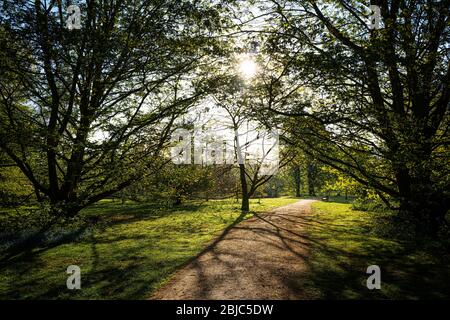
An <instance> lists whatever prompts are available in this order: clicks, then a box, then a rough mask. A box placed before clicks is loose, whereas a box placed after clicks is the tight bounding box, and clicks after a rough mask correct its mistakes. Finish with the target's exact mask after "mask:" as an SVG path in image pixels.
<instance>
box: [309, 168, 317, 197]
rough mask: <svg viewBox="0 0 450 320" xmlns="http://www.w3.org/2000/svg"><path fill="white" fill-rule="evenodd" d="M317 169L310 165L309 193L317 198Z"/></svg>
mask: <svg viewBox="0 0 450 320" xmlns="http://www.w3.org/2000/svg"><path fill="white" fill-rule="evenodd" d="M315 178H316V177H315V168H314V165H313V164H312V163H309V164H308V191H309V195H310V196H313V197H315V196H316V190H315V188H314V184H315Z"/></svg>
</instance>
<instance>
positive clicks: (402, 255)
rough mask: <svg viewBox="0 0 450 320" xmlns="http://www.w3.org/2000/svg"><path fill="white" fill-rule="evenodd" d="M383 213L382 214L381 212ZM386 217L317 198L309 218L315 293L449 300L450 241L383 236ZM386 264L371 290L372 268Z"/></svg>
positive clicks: (305, 282)
mask: <svg viewBox="0 0 450 320" xmlns="http://www.w3.org/2000/svg"><path fill="white" fill-rule="evenodd" d="M377 215H378V216H377ZM382 218H383V215H382V214H377V213H373V212H362V211H353V210H351V204H345V203H333V202H316V203H313V215H312V216H311V217H310V218H309V221H308V239H309V240H310V243H311V248H310V255H309V261H308V262H309V266H310V272H308V274H307V279H302V280H299V281H302V284H301V285H302V286H303V287H304V288H305V290H307V291H308V292H309V293H310V295H311V297H314V298H324V299H448V298H449V297H450V268H449V265H450V264H449V262H450V257H449V252H450V251H449V246H448V243H447V244H445V243H443V242H437V241H433V240H430V239H416V241H414V242H413V241H400V240H395V239H388V238H387V237H385V236H383V237H381V236H379V235H378V234H377V233H378V232H377V230H378V229H379V223H380V221H382ZM373 264H375V265H378V266H380V268H381V290H369V289H367V287H366V280H367V277H368V276H369V275H368V274H366V269H367V267H368V266H369V265H373Z"/></svg>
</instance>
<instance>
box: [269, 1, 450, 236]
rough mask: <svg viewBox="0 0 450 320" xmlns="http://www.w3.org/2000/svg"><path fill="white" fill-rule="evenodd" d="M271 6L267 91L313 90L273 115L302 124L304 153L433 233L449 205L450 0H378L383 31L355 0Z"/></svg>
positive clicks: (299, 139)
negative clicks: (271, 70)
mask: <svg viewBox="0 0 450 320" xmlns="http://www.w3.org/2000/svg"><path fill="white" fill-rule="evenodd" d="M271 3H272V8H271V10H272V12H273V15H272V16H271V17H270V18H271V19H272V20H271V21H272V23H273V22H274V21H275V19H278V23H277V25H276V26H275V27H269V28H268V29H269V30H268V34H269V39H268V41H267V45H266V48H267V49H266V50H267V52H268V53H269V54H271V55H272V56H274V57H275V58H276V59H278V60H280V61H282V63H283V65H284V68H283V71H282V73H280V74H281V75H283V77H281V76H280V77H279V78H275V79H274V81H273V84H272V85H274V84H276V85H277V86H278V87H284V88H292V90H290V91H286V92H288V93H287V94H285V96H287V95H288V94H291V92H295V91H297V92H298V90H303V92H305V93H307V92H312V94H310V95H309V98H310V99H309V101H305V99H303V100H299V101H297V103H295V104H293V105H287V104H283V103H277V101H280V102H281V101H282V100H281V99H278V100H274V103H273V104H272V105H271V106H269V109H270V110H271V111H272V112H274V113H275V114H278V115H283V116H287V117H294V118H295V119H297V121H299V122H301V123H302V125H301V126H300V127H301V128H298V129H297V130H296V131H295V132H296V134H297V142H298V144H299V145H301V146H302V147H303V149H304V150H305V152H308V153H309V154H311V155H313V156H314V157H316V158H317V159H319V160H320V161H321V162H323V163H325V164H327V165H329V166H331V167H333V168H335V169H337V170H339V171H341V172H344V173H345V174H347V175H348V176H350V177H352V178H353V179H354V180H356V181H358V182H359V183H362V184H364V185H367V186H370V187H371V188H373V189H375V190H377V192H378V193H379V194H381V195H384V196H388V197H392V198H393V199H396V200H398V201H399V202H400V211H401V213H402V214H403V215H404V216H407V217H409V218H410V219H411V220H413V221H415V223H416V226H417V230H418V231H420V232H425V233H428V234H436V232H437V231H438V229H439V227H440V226H442V225H443V224H444V223H445V214H446V213H447V212H448V210H449V209H450V193H449V191H448V190H450V178H449V174H448V173H449V171H448V161H449V150H448V141H449V135H448V125H449V99H450V86H449V83H450V65H449V46H448V43H449V42H450V24H449V19H450V15H449V8H450V2H449V1H447V0H444V1H377V2H376V3H375V4H376V5H379V6H380V8H381V18H382V23H381V28H380V29H371V28H370V27H369V26H368V24H367V22H366V21H367V20H366V18H367V17H368V13H369V12H368V10H367V7H365V6H364V5H363V4H361V3H359V2H356V1H349V0H345V1H312V0H306V1H278V0H273V1H272V2H271ZM282 78H284V79H282ZM286 90H287V89H286ZM300 129H302V130H300Z"/></svg>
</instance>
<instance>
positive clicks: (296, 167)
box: [293, 165, 301, 198]
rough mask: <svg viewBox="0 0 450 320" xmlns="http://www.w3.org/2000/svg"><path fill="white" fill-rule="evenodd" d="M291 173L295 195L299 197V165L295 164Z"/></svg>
mask: <svg viewBox="0 0 450 320" xmlns="http://www.w3.org/2000/svg"><path fill="white" fill-rule="evenodd" d="M293 175H294V184H295V196H296V197H297V198H298V197H301V194H300V185H301V177H300V166H298V165H296V166H295V167H294V172H293Z"/></svg>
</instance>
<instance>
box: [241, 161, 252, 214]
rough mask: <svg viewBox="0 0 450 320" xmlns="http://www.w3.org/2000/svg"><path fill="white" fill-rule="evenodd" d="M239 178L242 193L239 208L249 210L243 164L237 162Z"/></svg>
mask: <svg viewBox="0 0 450 320" xmlns="http://www.w3.org/2000/svg"><path fill="white" fill-rule="evenodd" d="M239 178H240V181H241V194H242V205H241V210H242V211H245V212H247V211H249V210H250V203H249V202H250V201H249V198H250V197H249V193H248V186H247V179H246V178H245V166H244V164H239Z"/></svg>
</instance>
